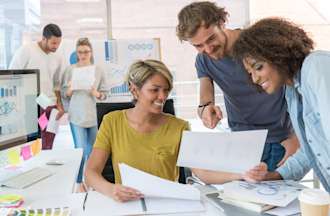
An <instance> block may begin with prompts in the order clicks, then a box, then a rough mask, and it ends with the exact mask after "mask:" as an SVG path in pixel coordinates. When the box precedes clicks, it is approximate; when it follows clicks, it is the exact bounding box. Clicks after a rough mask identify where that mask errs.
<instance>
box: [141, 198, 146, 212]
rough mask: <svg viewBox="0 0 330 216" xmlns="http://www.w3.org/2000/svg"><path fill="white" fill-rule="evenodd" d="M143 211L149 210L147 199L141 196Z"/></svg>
mask: <svg viewBox="0 0 330 216" xmlns="http://www.w3.org/2000/svg"><path fill="white" fill-rule="evenodd" d="M140 200H141V205H142V210H143V212H146V211H147V205H146V201H145V199H144V198H143V197H141V198H140Z"/></svg>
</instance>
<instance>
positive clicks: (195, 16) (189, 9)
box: [176, 1, 228, 41]
mask: <svg viewBox="0 0 330 216" xmlns="http://www.w3.org/2000/svg"><path fill="white" fill-rule="evenodd" d="M227 16H228V13H227V12H226V11H225V9H224V8H221V7H218V6H217V5H216V4H215V3H213V2H208V1H203V2H193V3H191V4H189V5H187V6H185V7H184V8H183V9H182V10H181V11H180V12H179V14H178V21H179V24H178V25H177V27H176V33H177V36H178V38H179V39H180V41H186V40H188V39H189V38H192V37H193V36H194V35H195V34H196V32H197V30H198V29H199V28H200V27H201V26H205V27H206V28H208V27H209V26H210V25H213V24H216V25H222V24H223V23H225V22H226V21H227Z"/></svg>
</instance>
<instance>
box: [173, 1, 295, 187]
mask: <svg viewBox="0 0 330 216" xmlns="http://www.w3.org/2000/svg"><path fill="white" fill-rule="evenodd" d="M227 16H228V13H227V12H226V11H225V10H224V8H221V7H218V6H217V5H216V4H215V3H212V2H207V1H204V2H194V3H191V4H189V5H187V6H186V7H184V8H183V9H182V10H181V11H180V13H179V15H178V21H179V24H178V26H177V36H178V38H179V39H180V40H181V41H188V42H189V43H190V44H191V45H193V46H194V47H195V48H196V49H197V51H198V55H197V57H196V62H195V66H196V69H197V74H198V78H199V80H200V105H199V106H198V115H199V117H200V118H201V119H202V121H203V124H204V125H205V126H206V127H208V128H214V127H215V126H216V125H217V124H218V122H219V121H220V120H221V119H222V112H221V110H220V107H219V106H216V105H215V104H214V86H213V82H215V83H216V84H217V85H218V86H219V87H220V88H221V89H222V91H223V94H224V100H225V105H226V109H227V113H228V123H229V126H230V128H231V130H233V131H242V130H254V129H268V136H267V140H266V145H265V148H264V152H263V156H262V161H264V162H266V163H267V165H268V168H269V170H275V169H276V168H277V167H278V166H280V165H281V164H283V163H284V161H285V160H286V159H287V158H288V157H289V156H290V155H292V154H293V153H295V152H296V150H297V148H298V147H299V143H298V140H297V138H296V136H295V135H294V134H292V128H291V122H290V120H289V116H288V114H287V112H286V109H287V107H286V103H285V95H284V91H283V89H281V90H279V91H277V92H275V93H274V94H272V95H267V94H265V93H262V92H260V91H258V89H257V88H254V87H253V86H252V85H251V84H249V80H250V78H249V77H248V75H247V73H246V72H245V69H244V67H243V64H242V63H241V62H235V61H234V60H233V59H232V57H231V54H232V47H233V44H234V42H235V40H236V39H237V38H238V36H239V34H240V30H239V29H235V30H233V29H228V28H226V27H225V23H226V21H227ZM268 84H269V83H267V81H266V82H264V83H263V85H268ZM242 141H243V140H242ZM247 144H248V143H247ZM237 151H239V149H237ZM251 151H253V149H251ZM193 172H194V173H195V174H196V175H197V176H198V177H199V178H200V179H201V180H203V181H204V182H206V183H223V182H226V181H230V180H237V179H242V178H243V177H242V176H241V175H239V174H234V173H223V172H215V171H207V170H199V169H193Z"/></svg>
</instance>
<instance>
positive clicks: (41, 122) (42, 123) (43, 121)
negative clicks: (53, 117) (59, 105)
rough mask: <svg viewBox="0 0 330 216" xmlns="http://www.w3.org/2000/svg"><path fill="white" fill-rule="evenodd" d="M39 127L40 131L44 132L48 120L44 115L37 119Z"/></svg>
mask: <svg viewBox="0 0 330 216" xmlns="http://www.w3.org/2000/svg"><path fill="white" fill-rule="evenodd" d="M38 123H39V126H40V128H41V130H44V129H45V128H46V126H47V124H48V119H47V116H46V113H44V114H42V115H41V116H40V117H39V119H38Z"/></svg>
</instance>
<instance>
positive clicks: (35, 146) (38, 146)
mask: <svg viewBox="0 0 330 216" xmlns="http://www.w3.org/2000/svg"><path fill="white" fill-rule="evenodd" d="M40 151H41V140H40V139H37V140H35V141H34V142H33V143H32V144H31V152H32V154H33V155H37V154H38V153H39V152H40Z"/></svg>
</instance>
